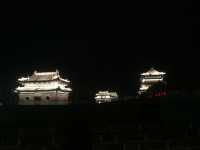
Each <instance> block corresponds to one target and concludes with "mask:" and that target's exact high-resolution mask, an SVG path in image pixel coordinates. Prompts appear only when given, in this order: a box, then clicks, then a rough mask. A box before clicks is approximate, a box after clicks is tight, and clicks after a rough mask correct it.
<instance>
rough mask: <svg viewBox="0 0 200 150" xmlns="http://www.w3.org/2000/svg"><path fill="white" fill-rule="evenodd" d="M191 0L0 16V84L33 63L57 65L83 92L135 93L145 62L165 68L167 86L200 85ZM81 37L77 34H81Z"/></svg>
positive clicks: (43, 67) (10, 83) (10, 84)
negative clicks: (88, 13) (87, 11)
mask: <svg viewBox="0 0 200 150" xmlns="http://www.w3.org/2000/svg"><path fill="white" fill-rule="evenodd" d="M197 10H198V9H197V8H195V4H194V2H193V3H192V2H190V3H187V2H185V1H182V2H180V3H179V2H176V3H174V2H172V1H171V2H168V3H167V2H166V3H164V2H162V3H159V4H158V3H155V4H154V3H153V2H151V3H150V2H149V4H147V3H146V4H143V5H141V7H138V8H137V10H136V9H133V10H129V9H125V10H124V11H123V12H122V10H113V11H111V12H108V13H99V14H98V15H95V16H93V17H91V19H88V20H86V16H84V15H83V14H78V15H77V16H71V15H70V14H67V13H64V12H62V13H58V14H56V13H42V14H40V13H38V14H36V13H34V14H33V13H32V14H29V15H25V14H24V13H23V14H20V15H19V14H12V15H9V16H3V18H2V20H1V30H0V38H1V40H0V50H1V55H0V67H1V74H0V76H1V81H0V82H1V89H4V87H7V88H14V87H15V84H16V83H15V80H16V78H17V77H19V76H21V75H28V74H31V73H32V72H33V71H34V70H36V69H37V70H38V71H51V70H55V69H56V68H57V69H59V70H60V72H61V73H62V75H63V76H64V77H66V78H69V79H70V80H71V81H72V84H73V87H74V91H76V92H77V93H78V94H77V95H81V96H80V97H81V98H82V99H84V98H87V97H89V95H93V94H94V92H95V90H98V89H111V90H117V91H118V92H119V93H121V94H122V95H134V94H135V91H136V89H137V86H138V79H139V76H138V74H139V73H140V72H143V71H146V70H147V69H149V68H150V67H152V66H153V67H155V68H157V69H158V70H159V69H160V70H162V71H166V72H167V73H168V82H169V83H170V86H171V87H172V88H177V89H178V88H179V89H180V88H182V89H191V88H193V87H194V88H195V89H198V88H199V86H198V85H199V83H200V78H198V76H199V75H200V74H199V67H198V65H199V54H198V51H199V47H200V46H199V40H200V38H199V35H200V28H199V27H200V26H199V22H198V21H197V20H198V19H199V16H198V14H199V13H198V12H197ZM80 39H83V40H80Z"/></svg>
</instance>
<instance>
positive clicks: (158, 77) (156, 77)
mask: <svg viewBox="0 0 200 150" xmlns="http://www.w3.org/2000/svg"><path fill="white" fill-rule="evenodd" d="M165 74H166V73H165V72H159V71H157V70H155V69H154V68H150V70H149V71H147V72H145V73H142V74H141V77H140V88H139V91H138V93H139V94H140V95H141V94H142V93H144V92H146V91H147V90H148V89H149V88H150V87H151V86H152V85H154V84H155V83H158V82H162V81H163V78H164V75H165Z"/></svg>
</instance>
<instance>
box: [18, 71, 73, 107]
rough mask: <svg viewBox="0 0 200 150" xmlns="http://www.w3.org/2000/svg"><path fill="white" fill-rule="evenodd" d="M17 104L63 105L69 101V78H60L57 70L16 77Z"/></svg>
mask: <svg viewBox="0 0 200 150" xmlns="http://www.w3.org/2000/svg"><path fill="white" fill-rule="evenodd" d="M18 83H19V85H20V86H19V87H17V88H16V92H17V93H18V104H19V105H65V104H68V103H69V94H70V93H71V91H72V89H71V88H70V87H69V83H70V81H69V80H66V79H62V78H61V77H60V75H59V72H58V71H57V70H56V72H37V71H35V72H34V73H33V75H31V76H30V77H26V78H24V77H22V78H19V79H18Z"/></svg>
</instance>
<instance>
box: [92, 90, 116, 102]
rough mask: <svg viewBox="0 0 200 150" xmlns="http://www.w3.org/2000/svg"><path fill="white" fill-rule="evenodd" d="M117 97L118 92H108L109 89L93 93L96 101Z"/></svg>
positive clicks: (112, 99) (113, 99)
mask: <svg viewBox="0 0 200 150" xmlns="http://www.w3.org/2000/svg"><path fill="white" fill-rule="evenodd" d="M117 99H118V94H117V93H116V92H109V91H99V92H98V93H96V95H95V100H96V103H98V104H100V103H106V102H112V101H115V100H117Z"/></svg>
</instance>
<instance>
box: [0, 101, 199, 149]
mask: <svg viewBox="0 0 200 150" xmlns="http://www.w3.org/2000/svg"><path fill="white" fill-rule="evenodd" d="M199 101H200V99H192V100H189V99H170V100H169V99H149V100H129V101H123V102H118V103H110V104H101V105H95V104H91V105H70V106H60V107H59V106H55V107H41V106H40V107H39V106H37V107H19V106H18V107H1V108H0V150H186V149H187V150H199V149H200V121H199V120H200V119H199V116H200V102H199Z"/></svg>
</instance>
